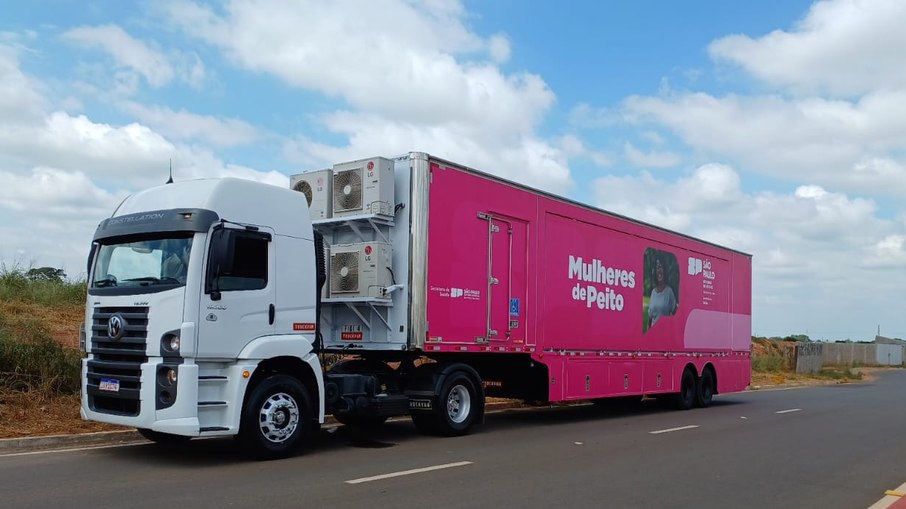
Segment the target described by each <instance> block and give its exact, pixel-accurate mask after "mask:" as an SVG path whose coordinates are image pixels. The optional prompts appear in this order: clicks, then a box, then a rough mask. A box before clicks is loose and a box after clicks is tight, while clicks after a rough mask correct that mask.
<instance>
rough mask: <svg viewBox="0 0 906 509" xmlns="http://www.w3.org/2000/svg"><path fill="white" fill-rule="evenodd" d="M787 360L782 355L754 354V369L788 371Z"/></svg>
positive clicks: (772, 371)
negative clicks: (758, 355) (757, 355)
mask: <svg viewBox="0 0 906 509" xmlns="http://www.w3.org/2000/svg"><path fill="white" fill-rule="evenodd" d="M786 365H787V360H786V359H785V358H784V357H782V356H780V355H765V356H760V357H755V356H752V371H755V372H756V373H780V372H781V371H788V369H787V367H786Z"/></svg>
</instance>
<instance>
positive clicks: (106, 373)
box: [87, 307, 148, 415]
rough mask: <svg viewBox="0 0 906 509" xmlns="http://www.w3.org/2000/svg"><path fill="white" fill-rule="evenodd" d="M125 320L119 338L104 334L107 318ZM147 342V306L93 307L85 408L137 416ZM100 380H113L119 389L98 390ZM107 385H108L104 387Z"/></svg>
mask: <svg viewBox="0 0 906 509" xmlns="http://www.w3.org/2000/svg"><path fill="white" fill-rule="evenodd" d="M117 314H118V315H120V316H121V317H122V318H123V319H124V320H125V327H124V332H123V335H122V337H121V338H119V339H118V340H113V339H111V338H110V336H109V335H108V334H107V324H108V323H109V321H110V317H112V316H114V315H117ZM147 343H148V308H147V307H122V308H116V307H105V308H95V310H94V315H93V316H92V317H91V349H90V350H89V352H90V353H91V354H92V359H91V360H89V361H88V380H87V392H88V405H89V407H90V408H91V409H92V410H94V411H95V412H104V413H110V414H117V415H138V413H139V409H140V408H139V406H140V405H139V398H140V394H141V387H142V382H141V376H142V364H143V363H145V362H148V356H147V355H145V349H146V345H147ZM101 380H115V381H116V382H117V383H118V384H119V385H118V386H119V390H117V391H115V392H114V391H111V390H101ZM106 385H109V384H106Z"/></svg>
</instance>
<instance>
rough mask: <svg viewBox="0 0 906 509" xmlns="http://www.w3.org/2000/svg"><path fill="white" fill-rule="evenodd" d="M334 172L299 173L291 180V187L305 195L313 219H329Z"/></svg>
mask: <svg viewBox="0 0 906 509" xmlns="http://www.w3.org/2000/svg"><path fill="white" fill-rule="evenodd" d="M332 184H333V170H330V169H328V170H318V171H309V172H305V173H299V174H298V175H293V176H291V177H290V178H289V187H290V188H291V189H292V190H293V191H299V192H300V193H302V194H304V195H305V200H306V201H308V210H309V212H310V213H311V218H312V219H329V218H330V217H331V215H330V209H331V207H330V206H331V203H332V201H333V200H332V198H331V194H330V189H331V185H332Z"/></svg>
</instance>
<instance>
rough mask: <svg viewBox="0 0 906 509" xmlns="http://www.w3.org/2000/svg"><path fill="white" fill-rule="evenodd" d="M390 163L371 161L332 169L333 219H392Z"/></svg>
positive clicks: (364, 160) (374, 159)
mask: <svg viewBox="0 0 906 509" xmlns="http://www.w3.org/2000/svg"><path fill="white" fill-rule="evenodd" d="M393 206H394V202H393V162H392V161H390V160H389V159H384V158H383V157H374V158H371V159H363V160H361V161H353V162H351V163H342V164H337V165H334V167H333V213H334V216H354V215H361V214H372V215H377V216H387V217H392V216H393Z"/></svg>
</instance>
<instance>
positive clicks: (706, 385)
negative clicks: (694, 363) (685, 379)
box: [695, 369, 714, 408]
mask: <svg viewBox="0 0 906 509" xmlns="http://www.w3.org/2000/svg"><path fill="white" fill-rule="evenodd" d="M713 398H714V375H712V374H711V370H710V369H705V370H704V371H703V372H702V376H701V378H699V379H698V387H697V389H696V391H695V405H696V406H698V407H701V408H708V407H709V406H711V400H712V399H713Z"/></svg>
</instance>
